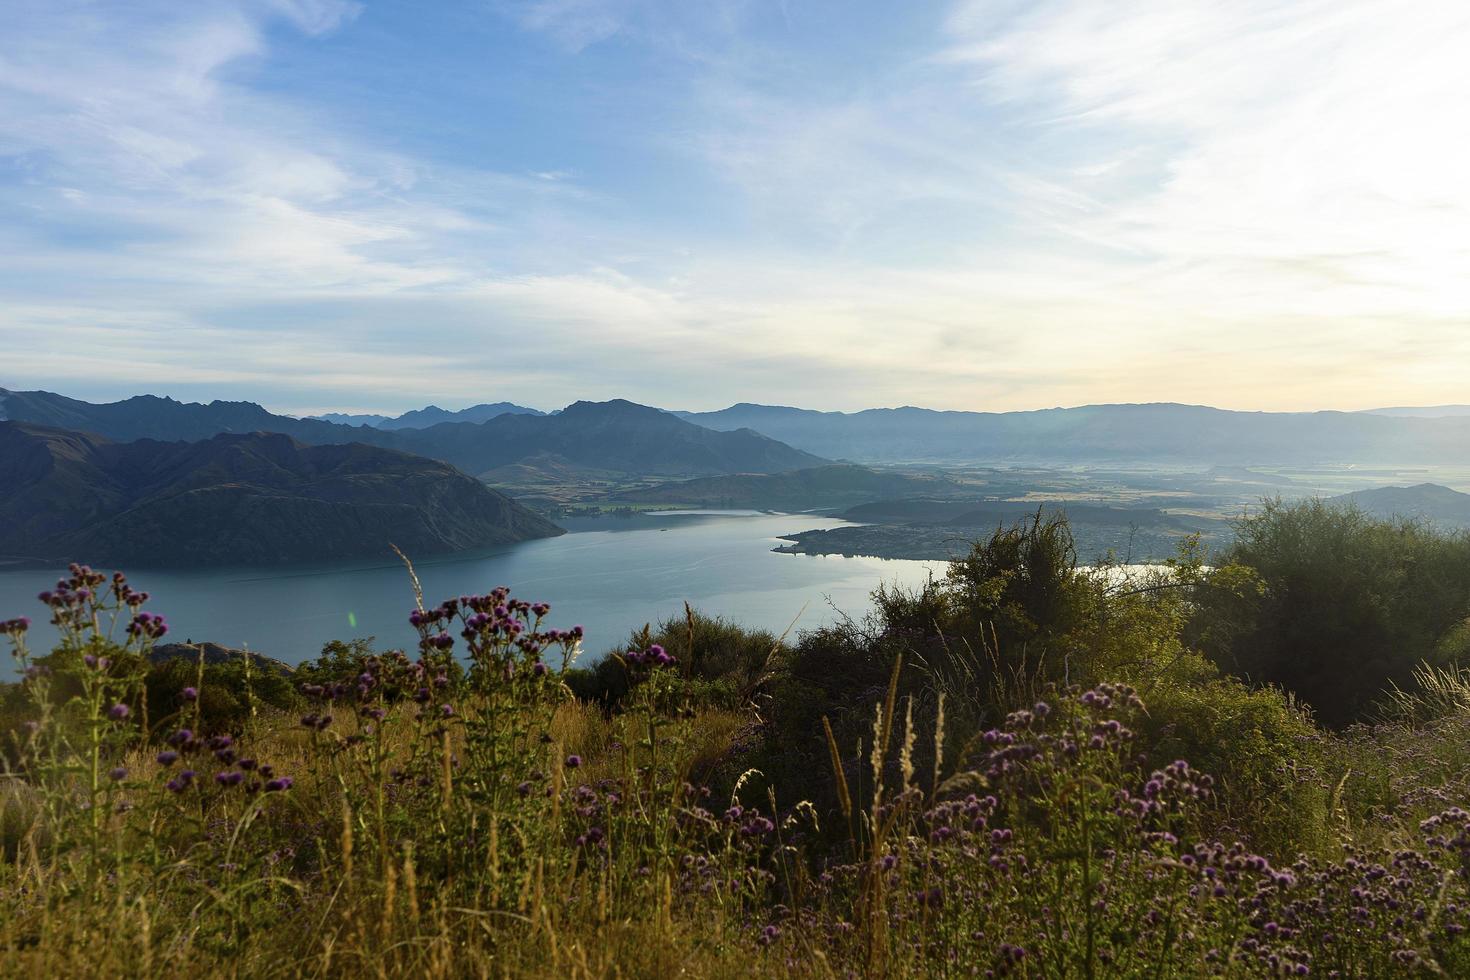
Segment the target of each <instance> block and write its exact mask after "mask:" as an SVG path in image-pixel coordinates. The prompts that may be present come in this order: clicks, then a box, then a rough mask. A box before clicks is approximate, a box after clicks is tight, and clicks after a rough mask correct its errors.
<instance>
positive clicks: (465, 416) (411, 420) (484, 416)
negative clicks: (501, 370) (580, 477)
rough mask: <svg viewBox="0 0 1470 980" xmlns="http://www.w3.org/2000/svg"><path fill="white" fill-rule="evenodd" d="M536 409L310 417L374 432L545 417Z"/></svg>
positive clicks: (430, 409)
mask: <svg viewBox="0 0 1470 980" xmlns="http://www.w3.org/2000/svg"><path fill="white" fill-rule="evenodd" d="M544 414H546V413H545V412H539V411H537V410H536V409H534V408H527V407H525V406H524V405H515V404H512V403H511V402H494V403H491V404H485V405H471V406H470V407H469V408H462V409H460V410H459V411H456V412H452V411H450V410H449V409H446V408H440V407H439V406H438V405H429V406H426V407H424V408H420V409H416V410H414V411H412V412H404V413H403V414H402V415H398V416H387V415H343V414H341V413H340V412H328V413H327V414H325V415H313V416H310V417H311V418H314V419H318V420H320V421H322V422H332V423H335V424H337V425H367V426H372V427H373V428H374V429H427V428H428V427H429V426H431V425H438V424H439V423H440V422H487V421H489V420H490V419H493V418H495V416H497V415H544Z"/></svg>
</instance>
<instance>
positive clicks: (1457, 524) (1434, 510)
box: [1328, 483, 1470, 528]
mask: <svg viewBox="0 0 1470 980" xmlns="http://www.w3.org/2000/svg"><path fill="white" fill-rule="evenodd" d="M1328 499H1329V501H1331V502H1333V503H1347V504H1352V505H1354V506H1356V507H1358V508H1359V509H1360V510H1362V511H1364V512H1366V513H1369V514H1372V515H1373V516H1374V517H1383V518H1394V517H1410V518H1416V519H1418V520H1424V521H1429V522H1430V523H1432V524H1438V525H1440V526H1442V527H1451V528H1470V493H1461V492H1459V491H1458V490H1451V489H1450V488H1449V487H1442V486H1440V485H1439V484H1437V483H1421V484H1419V485H1418V486H1415V487H1379V488H1378V489H1376V490H1359V491H1357V492H1355V493H1345V494H1343V495H1341V496H1339V497H1330V498H1328Z"/></svg>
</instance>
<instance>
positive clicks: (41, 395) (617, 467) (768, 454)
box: [0, 390, 827, 477]
mask: <svg viewBox="0 0 1470 980" xmlns="http://www.w3.org/2000/svg"><path fill="white" fill-rule="evenodd" d="M425 411H427V409H426V410H425ZM0 418H8V419H11V420H13V421H22V422H33V423H36V424H40V425H47V426H53V427H56V428H63V429H72V430H76V431H81V432H92V433H96V434H98V435H101V436H105V437H107V438H108V439H113V440H116V441H120V442H124V441H131V440H134V439H159V440H164V441H171V440H185V441H191V442H192V441H197V440H200V439H208V438H210V437H211V436H214V435H217V434H219V433H226V432H280V433H283V434H285V435H288V436H291V437H292V438H293V439H296V440H297V441H299V442H303V443H307V444H310V445H331V444H339V443H347V442H360V443H366V444H368V445H373V446H379V447H382V448H385V449H398V450H401V451H403V452H407V453H413V454H415V455H419V456H428V457H429V458H431V459H438V460H442V461H444V462H447V463H449V464H450V465H452V466H455V467H457V468H459V469H461V470H464V471H465V472H467V473H470V474H472V475H475V476H479V475H481V474H484V473H487V472H489V471H491V470H494V469H496V468H498V467H503V466H507V465H510V464H514V463H519V462H521V461H522V460H526V459H529V458H531V457H538V458H541V459H552V458H554V460H555V461H557V462H559V463H561V464H564V465H567V466H569V467H571V468H573V469H583V470H611V471H617V472H619V473H623V474H630V475H634V476H683V477H695V476H711V475H715V474H721V473H778V472H782V471H785V470H794V469H801V468H803V467H809V466H816V465H820V464H822V463H825V462H827V461H826V460H824V459H822V458H821V457H819V456H814V455H812V454H811V453H805V452H801V451H799V450H796V449H792V448H791V447H790V446H787V445H783V444H782V443H780V442H777V441H776V440H774V439H771V438H769V437H767V436H763V435H761V434H759V433H757V432H752V431H748V430H740V429H738V427H737V428H736V429H734V430H733V431H724V430H722V431H714V430H711V429H707V428H704V427H702V426H698V425H695V424H693V423H691V422H686V421H684V420H683V419H680V418H677V417H676V416H674V415H671V414H669V413H668V412H663V411H660V410H659V409H656V408H649V407H647V406H645V405H635V404H634V403H632V402H629V401H623V400H622V399H616V400H614V401H608V402H577V403H575V404H573V405H569V406H567V408H566V409H564V410H562V411H561V412H558V413H555V414H553V415H531V414H525V413H519V414H500V415H496V416H494V417H492V418H490V419H488V420H487V421H484V422H466V421H461V422H441V423H439V424H437V425H432V426H429V427H428V428H400V429H380V428H373V427H371V426H347V425H335V424H333V423H331V422H325V421H322V420H320V419H293V418H288V417H286V416H283V415H273V414H271V413H270V412H268V411H266V410H265V409H264V408H261V407H260V406H259V405H256V404H254V403H251V402H221V401H214V402H210V403H209V404H207V405H205V404H199V403H195V402H178V401H174V400H173V399H171V398H159V397H156V396H154V395H139V396H136V397H134V398H128V399H125V400H124V401H120V402H111V403H108V404H104V405H94V404H91V403H90V402H84V401H78V400H77V399H74V398H66V397H64V396H62V395H56V394H52V393H51V392H47V391H24V392H16V391H5V390H0Z"/></svg>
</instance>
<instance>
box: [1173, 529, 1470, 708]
mask: <svg viewBox="0 0 1470 980" xmlns="http://www.w3.org/2000/svg"><path fill="white" fill-rule="evenodd" d="M1225 559H1226V561H1227V562H1230V563H1233V564H1237V565H1241V566H1245V567H1247V568H1250V569H1252V570H1254V571H1255V573H1256V574H1257V575H1259V577H1260V580H1261V582H1262V583H1263V585H1264V590H1263V592H1262V593H1261V594H1260V595H1259V596H1258V597H1257V598H1255V599H1254V600H1253V601H1250V602H1247V603H1241V601H1240V600H1239V597H1238V596H1224V595H1219V594H1214V593H1203V594H1202V595H1201V608H1200V620H1201V622H1202V623H1204V624H1206V625H1205V626H1204V627H1203V628H1200V630H1199V632H1200V633H1201V635H1203V636H1205V637H1206V638H1207V645H1208V647H1209V651H1210V653H1211V655H1212V656H1213V657H1214V659H1215V660H1216V662H1217V663H1219V664H1220V665H1221V666H1222V667H1224V668H1225V669H1226V670H1229V671H1230V672H1232V673H1234V674H1236V675H1237V676H1241V677H1245V678H1248V679H1250V680H1252V681H1256V682H1262V683H1271V684H1280V685H1281V686H1283V687H1285V688H1287V689H1289V690H1291V691H1294V692H1295V693H1296V694H1298V695H1299V696H1300V697H1301V698H1302V699H1303V700H1305V701H1307V702H1308V703H1309V704H1311V705H1312V707H1313V709H1314V710H1315V712H1316V713H1317V715H1318V717H1320V718H1322V719H1323V720H1325V721H1327V722H1329V723H1331V724H1334V725H1343V724H1346V723H1348V722H1351V721H1353V720H1356V719H1361V718H1363V717H1365V716H1366V715H1367V714H1369V713H1370V712H1371V710H1372V708H1373V705H1374V704H1375V702H1376V701H1377V700H1378V699H1379V698H1380V697H1381V696H1382V694H1383V692H1384V691H1385V690H1386V689H1388V688H1389V687H1390V686H1391V685H1395V684H1397V685H1405V684H1408V683H1410V681H1411V675H1412V672H1413V670H1414V668H1415V666H1416V665H1418V664H1419V663H1421V662H1425V661H1427V662H1429V663H1431V664H1439V665H1442V664H1445V663H1448V662H1449V660H1450V658H1453V657H1455V656H1456V655H1457V654H1458V651H1459V650H1460V649H1462V638H1463V636H1464V632H1463V630H1464V626H1463V624H1464V622H1465V619H1466V616H1467V612H1470V537H1467V536H1465V535H1463V534H1460V535H1448V534H1444V533H1441V532H1438V531H1435V530H1434V529H1433V528H1431V527H1429V526H1427V525H1424V524H1421V523H1417V522H1413V521H1406V520H1393V521H1384V520H1378V519H1375V518H1373V517H1370V516H1368V515H1366V514H1364V513H1362V512H1361V511H1359V510H1357V509H1355V508H1351V507H1342V506H1335V505H1331V504H1328V503H1326V502H1324V501H1321V500H1311V501H1305V502H1300V503H1293V504H1283V503H1281V502H1280V501H1268V502H1267V503H1266V504H1265V506H1264V508H1263V509H1262V511H1261V512H1260V513H1259V514H1257V515H1255V516H1252V517H1249V518H1247V519H1245V520H1243V521H1242V522H1240V524H1239V526H1238V528H1237V539H1236V542H1235V544H1234V545H1233V546H1232V547H1231V548H1230V549H1229V551H1228V552H1227V553H1226V556H1225Z"/></svg>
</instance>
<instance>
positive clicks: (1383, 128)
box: [0, 0, 1470, 409]
mask: <svg viewBox="0 0 1470 980" xmlns="http://www.w3.org/2000/svg"><path fill="white" fill-rule="evenodd" d="M17 9H18V13H17V15H16V16H14V17H13V18H11V20H12V21H13V29H10V30H8V31H7V32H6V34H5V36H3V37H0V208H3V209H4V210H5V212H6V214H7V215H9V216H12V219H10V220H7V221H5V222H3V223H0V349H4V350H5V351H6V352H7V353H9V354H10V355H11V356H10V357H8V358H7V361H8V362H9V366H8V367H7V368H6V369H5V371H6V376H5V377H3V378H0V384H10V385H15V384H51V385H53V386H61V387H66V388H67V389H68V390H71V391H74V392H77V393H80V394H87V393H89V392H104V391H105V392H106V393H108V394H120V393H123V392H124V391H127V390H136V389H137V388H140V387H152V388H155V389H159V390H170V391H174V392H176V393H180V394H191V393H192V394H197V395H206V394H207V395H214V394H221V395H225V394H228V395H233V396H255V397H259V398H261V399H263V400H266V401H267V402H270V403H272V404H273V405H275V406H276V407H279V408H283V409H291V408H312V409H320V408H324V407H330V405H331V404H332V402H331V399H332V397H338V398H339V400H340V402H341V404H344V405H354V406H368V407H373V406H377V407H380V408H385V409H401V408H407V407H414V406H415V405H416V403H418V402H421V401H425V400H434V401H438V402H441V403H448V402H453V401H456V400H460V401H471V400H483V399H484V398H486V397H489V396H491V395H493V396H495V397H513V398H516V399H517V400H522V401H527V402H530V403H532V404H537V405H542V406H544V407H550V406H553V405H555V404H557V403H560V402H565V401H568V400H571V399H572V398H576V397H607V396H612V395H626V396H632V397H638V398H641V399H643V400H646V401H651V402H657V403H664V404H679V405H687V406H690V407H710V406H712V405H714V404H718V403H719V402H728V401H734V400H740V399H753V400H772V401H774V400H780V401H808V402H810V403H812V404H815V405H819V406H823V407H848V408H852V407H861V406H863V405H867V404H900V403H922V404H932V405H936V406H952V407H976V408H981V407H985V408H1000V407H1032V406H1036V405H1045V404H1056V403H1078V402H1086V401H1101V400H1137V399H1156V398H1157V399H1162V398H1171V399H1179V400H1187V401H1209V402H1216V403H1221V404H1229V405H1237V406H1243V407H1247V406H1248V407H1307V406H1312V405H1333V406H1339V407H1365V406H1367V405H1370V404H1372V403H1375V402H1380V401H1381V402H1413V401H1452V400H1455V399H1456V398H1457V397H1458V388H1459V386H1460V385H1461V384H1462V380H1461V378H1460V377H1459V376H1458V375H1459V372H1458V371H1457V370H1456V369H1455V365H1463V364H1464V363H1470V329H1467V328H1470V312H1467V311H1470V280H1467V279H1466V277H1465V276H1464V275H1463V270H1464V269H1465V268H1467V267H1470V184H1467V183H1466V182H1465V181H1464V179H1463V174H1464V173H1466V172H1470V116H1467V115H1466V114H1465V113H1463V112H1462V111H1461V107H1462V106H1463V105H1464V104H1465V102H1466V101H1467V100H1470V76H1466V74H1465V72H1464V71H1463V68H1462V62H1463V52H1464V51H1466V50H1470V8H1467V7H1466V6H1465V5H1463V4H1461V3H1458V2H1449V0H1439V2H1436V0H1426V2H1425V3H1423V4H1418V5H1416V6H1415V9H1414V11H1413V15H1412V16H1406V15H1405V13H1404V11H1402V9H1401V8H1400V7H1399V6H1397V5H1393V4H1390V3H1387V2H1383V0H1333V2H1325V0H1290V2H1286V0H1273V2H1266V0H1241V2H1239V3H1232V4H1219V3H1213V2H1204V0H1178V2H1175V3H1170V4H1167V5H1159V4H1153V3H1147V2H1142V0H1139V2H1131V0H1032V2H1027V3H1013V2H995V0H987V2H959V3H942V4H940V3H933V4H926V3H921V4H915V5H891V6H890V5H872V6H869V5H857V6H851V5H846V4H839V3H836V2H815V0H814V2H812V3H806V4H800V5H797V4H792V5H789V6H786V5H782V4H779V3H774V2H762V0H728V2H720V3H714V4H687V3H676V2H673V0H525V2H503V3H497V4H494V5H493V8H492V9H486V8H484V7H480V6H478V5H475V6H465V7H463V8H454V13H453V15H452V16H450V15H449V14H448V13H447V11H449V10H450V9H451V8H435V10H433V11H429V10H428V9H427V8H426V9H425V10H424V11H422V12H421V13H422V16H421V17H416V18H415V19H413V20H412V21H409V22H405V23H403V24H393V25H389V24H386V23H385V22H383V21H375V20H374V17H377V16H383V17H386V16H388V12H387V11H385V10H384V9H383V8H378V7H375V6H373V5H371V4H368V5H357V4H348V3H338V2H327V0H321V2H306V0H274V2H267V0H207V2H201V3H198V4H189V5H177V4H166V3H161V2H160V3H148V2H144V3H137V4H125V5H124V4H102V3H95V4H94V3H84V2H68V3H64V4H58V3H40V2H35V3H29V4H22V5H20V6H19V7H18V8H17ZM492 10H493V12H492ZM441 18H442V19H443V22H442V23H441V22H440V19H441ZM8 26H12V25H8ZM415 31H417V32H419V33H417V34H415V33H414V32H415ZM506 31H516V32H523V33H519V34H517V35H516V36H513V37H506V36H505V32H506ZM477 32H478V33H477ZM400 35H401V36H400ZM389 38H392V39H394V40H393V41H392V43H393V44H397V45H399V46H398V47H391V48H390V47H388V45H389V43H390V42H389V40H387V39H389ZM477 44H479V45H497V44H498V45H500V47H496V48H495V49H494V51H493V52H489V53H484V54H481V53H479V52H477V51H476V50H475V47H474V45H477ZM352 45H362V46H363V47H353V46H352ZM456 45H459V46H460V47H459V49H456V47H455V46H456ZM456 50H458V54H457V58H458V60H455V61H453V62H452V64H453V67H452V68H451V67H449V63H448V62H446V64H445V65H443V66H441V65H440V64H439V62H440V61H441V60H443V59H447V58H450V57H454V56H456V55H455V51H456ZM317 57H320V58H323V59H328V58H330V59H335V60H332V61H330V62H329V63H330V64H331V65H332V66H333V67H334V69H335V71H328V70H325V69H324V70H322V71H319V72H317V73H315V74H310V73H308V74H301V71H302V69H301V68H300V66H301V65H303V64H311V63H312V59H313V58H317ZM374 57H379V58H382V59H383V64H385V65H387V64H390V63H393V64H396V63H398V61H401V59H404V58H409V59H411V61H410V63H409V64H408V65H407V66H402V67H403V70H401V71H400V72H399V74H397V75H395V76H393V77H394V78H395V79H396V82H395V83H394V84H395V85H396V86H398V87H397V88H395V89H394V90H393V91H392V92H388V91H386V90H383V91H375V90H374V89H373V88H372V87H371V86H372V85H373V84H377V83H376V82H375V81H374V82H368V83H361V84H359V83H349V82H348V81H346V80H345V79H344V78H343V77H342V76H343V73H344V72H345V70H346V69H348V68H352V67H355V66H356V65H358V64H360V63H361V61H362V59H364V58H374ZM395 59H396V60H395ZM412 59H417V60H412ZM283 65H290V66H294V67H293V68H292V70H293V71H294V72H296V73H297V74H294V75H289V76H288V75H286V74H282V72H284V71H285V69H284V68H283V67H282V66H283ZM492 70H493V71H492ZM364 85H366V86H367V87H363V86H364ZM418 85H423V86H425V89H424V91H423V92H422V93H420V92H418V91H417V90H416V89H415V86H418ZM375 95H382V96H386V95H392V96H394V97H396V98H401V99H402V100H403V104H404V106H405V108H403V109H402V110H400V111H399V112H398V113H397V114H396V115H375V114H374V113H373V112H372V111H371V110H372V108H373V107H372V105H371V103H372V100H373V99H374V97H375ZM333 392H335V393H336V396H333V395H332V393H333ZM375 397H376V399H377V400H376V401H375V400H374V399H375Z"/></svg>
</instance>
